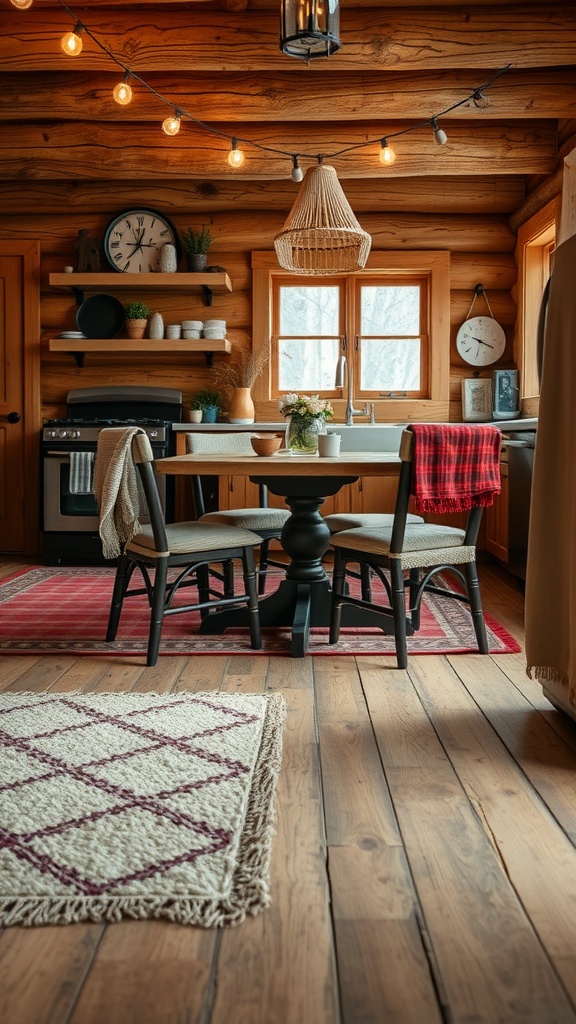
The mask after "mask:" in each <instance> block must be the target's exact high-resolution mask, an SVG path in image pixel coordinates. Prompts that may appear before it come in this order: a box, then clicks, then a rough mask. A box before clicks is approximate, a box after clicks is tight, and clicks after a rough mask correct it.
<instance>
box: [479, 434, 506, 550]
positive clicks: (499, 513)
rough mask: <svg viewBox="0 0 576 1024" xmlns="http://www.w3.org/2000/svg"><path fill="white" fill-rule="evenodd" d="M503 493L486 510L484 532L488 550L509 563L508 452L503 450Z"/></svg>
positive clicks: (501, 457)
mask: <svg viewBox="0 0 576 1024" xmlns="http://www.w3.org/2000/svg"><path fill="white" fill-rule="evenodd" d="M500 480H501V488H502V489H501V491H500V494H497V495H496V496H495V498H494V504H493V505H489V506H488V508H486V509H485V510H484V524H485V525H484V530H485V547H486V550H487V551H489V552H490V554H491V555H494V557H495V558H498V559H500V561H501V562H507V561H508V514H509V490H508V451H507V449H506V448H503V449H502V453H501V456H500Z"/></svg>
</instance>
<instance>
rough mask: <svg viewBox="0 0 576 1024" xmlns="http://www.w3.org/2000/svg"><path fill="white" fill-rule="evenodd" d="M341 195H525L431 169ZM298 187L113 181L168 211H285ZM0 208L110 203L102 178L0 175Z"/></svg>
mask: <svg viewBox="0 0 576 1024" xmlns="http://www.w3.org/2000/svg"><path fill="white" fill-rule="evenodd" d="M345 190H346V196H347V198H348V201H349V203H350V204H351V206H352V208H353V209H354V210H355V211H356V212H357V213H359V212H363V211H374V212H378V211H380V212H388V211H391V212H393V211H396V210H397V211H404V212H408V213H410V212H412V213H474V214H481V213H513V212H514V211H515V210H517V209H518V207H519V206H520V205H521V204H522V203H523V202H524V198H525V188H524V178H523V177H520V176H509V177H505V176H494V177H493V178H488V177H481V176H480V177H474V178H453V177H446V178H442V177H429V178H426V186H425V187H423V186H422V181H421V180H420V179H418V178H386V179H385V180H383V179H382V176H380V177H378V178H373V179H372V180H371V181H370V187H369V188H366V183H365V181H364V180H363V179H356V178H350V179H349V180H348V181H346V183H345ZM297 191H298V185H296V184H294V183H293V182H291V181H279V182H276V181H244V180H242V181H239V180H237V179H229V180H227V181H222V180H214V181H213V180H209V181H196V180H193V181H186V182H181V181H173V180H168V181H165V182H162V183H160V184H159V183H158V182H157V181H142V182H140V181H137V182H134V181H125V180H118V182H116V183H115V185H114V202H115V204H116V205H117V206H118V208H119V209H120V208H122V207H124V208H125V209H129V207H130V206H135V205H136V206H137V205H142V206H152V207H154V209H159V210H162V211H163V212H164V213H166V214H168V215H169V216H173V215H175V214H189V213H191V212H196V211H198V212H200V213H204V212H206V213H211V212H217V211H219V210H282V211H284V212H285V213H287V212H288V211H289V210H290V208H291V206H292V203H293V202H294V199H295V198H296V194H297ZM0 209H2V210H10V212H11V213H12V214H15V213H28V212H29V211H30V210H31V209H38V210H42V211H43V212H44V213H55V214H61V213H62V210H67V211H69V212H71V211H81V212H84V213H87V214H92V213H107V212H109V210H110V186H109V184H108V183H106V182H104V183H102V184H101V183H96V182H94V183H89V184H80V183H78V182H76V181H72V182H70V181H61V182H54V181H46V182H36V181H30V180H26V181H22V180H18V181H13V182H6V181H4V182H2V181H0Z"/></svg>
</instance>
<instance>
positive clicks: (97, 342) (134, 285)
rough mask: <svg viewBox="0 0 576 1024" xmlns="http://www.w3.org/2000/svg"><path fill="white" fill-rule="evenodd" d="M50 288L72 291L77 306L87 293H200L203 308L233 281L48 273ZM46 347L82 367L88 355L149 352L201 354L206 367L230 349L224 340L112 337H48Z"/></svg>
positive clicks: (216, 277)
mask: <svg viewBox="0 0 576 1024" xmlns="http://www.w3.org/2000/svg"><path fill="white" fill-rule="evenodd" d="M49 283H50V286H51V287H53V288H68V289H71V290H72V291H73V293H74V295H75V297H76V302H77V303H78V305H81V303H82V302H83V301H84V295H85V293H86V292H91V293H97V292H106V293H108V292H110V293H113V292H118V291H132V292H134V291H138V292H139V293H140V294H147V293H148V292H160V291H164V292H179V293H183V292H184V293H189V294H190V295H193V294H194V293H195V292H200V293H201V294H202V295H203V300H204V303H205V305H212V297H213V294H214V293H215V292H216V293H223V292H227V291H228V292H231V291H232V282H231V281H230V278H229V277H228V274H226V273H225V272H222V273H217V274H216V273H215V274H213V273H204V274H193V273H180V274H118V273H110V274H96V273H95V274H50V277H49ZM48 347H49V349H50V351H51V352H69V353H70V354H71V355H73V356H74V358H75V359H76V363H77V365H78V366H83V364H84V356H85V354H86V353H88V352H107V353H109V354H111V355H112V354H120V353H126V352H130V353H135V352H137V353H139V354H140V353H151V354H154V355H166V354H168V353H171V354H178V355H182V354H186V355H195V354H203V355H204V356H205V359H206V363H207V365H208V366H211V365H212V358H213V355H214V353H215V352H223V353H227V354H228V353H230V352H231V350H232V346H231V344H230V342H229V341H228V339H227V338H221V339H216V340H209V339H207V338H200V339H198V340H193V341H187V340H182V341H180V340H178V341H167V340H165V339H161V340H159V341H153V340H152V339H150V338H145V339H142V340H137V341H136V340H133V339H130V338H124V337H115V338H80V339H70V338H57V337H56V338H50V339H49V341H48Z"/></svg>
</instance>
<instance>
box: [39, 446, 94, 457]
mask: <svg viewBox="0 0 576 1024" xmlns="http://www.w3.org/2000/svg"><path fill="white" fill-rule="evenodd" d="M78 451H84V449H83V448H80V449H78ZM71 455H72V452H44V458H52V459H69V458H70V456H71Z"/></svg>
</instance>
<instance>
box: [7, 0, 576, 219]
mask: <svg viewBox="0 0 576 1024" xmlns="http://www.w3.org/2000/svg"><path fill="white" fill-rule="evenodd" d="M68 6H69V8H70V10H71V11H72V12H73V16H74V17H78V19H80V20H81V21H83V23H84V24H85V25H86V26H87V28H88V29H89V31H90V33H92V34H93V36H94V37H95V38H96V39H97V40H98V42H99V43H100V44H101V45H102V46H104V47H105V48H106V49H107V50H108V51H109V52H110V53H111V54H113V55H114V57H115V58H116V60H117V61H118V62H120V64H118V63H116V62H115V61H114V60H113V59H112V58H111V57H110V56H108V55H107V54H106V53H105V52H104V51H103V50H102V49H101V48H100V47H99V46H98V45H96V44H95V43H94V41H93V40H91V39H90V38H86V36H84V49H83V52H82V54H81V55H80V56H79V57H77V58H70V57H66V56H64V55H63V54H62V52H61V50H60V46H59V40H60V37H61V36H62V34H63V33H64V32H65V31H68V30H70V29H71V28H72V27H73V25H74V20H73V17H72V16H71V15H70V14H69V13H67V11H66V9H65V8H64V6H63V5H62V4H60V3H58V2H57V0H34V3H33V5H32V7H30V8H29V9H28V10H24V11H21V10H17V9H16V8H15V7H13V6H12V5H11V4H10V3H9V2H8V0H5V2H4V3H3V4H2V8H1V11H0V40H1V43H0V182H4V188H3V192H4V194H5V195H6V194H7V193H6V185H7V184H8V183H10V182H13V183H14V185H15V187H18V186H20V187H21V185H22V182H29V183H32V182H37V183H40V182H42V183H43V184H44V185H45V186H46V191H45V195H46V201H47V202H48V203H50V189H49V185H50V183H56V182H59V183H62V182H67V183H69V184H70V185H73V186H74V188H75V189H76V191H77V192H78V190H81V189H82V186H83V185H85V186H87V185H88V184H89V183H90V185H91V186H92V187H93V186H95V185H96V184H97V183H100V184H101V186H102V188H103V189H105V190H107V191H108V192H109V190H110V189H111V188H113V187H114V182H120V181H122V183H123V185H124V186H125V184H126V182H127V181H128V182H131V183H132V184H133V185H134V186H135V187H136V186H145V185H146V183H150V185H152V184H154V187H158V186H159V185H164V186H165V188H166V189H170V188H171V187H174V188H177V189H180V188H181V186H182V183H183V182H186V183H189V184H190V186H192V184H193V185H194V189H195V190H196V193H197V194H198V195H199V196H204V198H205V199H210V201H211V208H213V209H215V208H218V207H220V208H222V209H224V208H226V207H228V208H234V206H235V205H242V206H243V208H245V209H246V208H247V209H249V208H254V209H259V208H262V207H265V208H268V209H284V208H289V206H290V205H291V202H292V200H293V196H294V190H295V186H294V185H293V183H292V182H291V181H290V171H291V166H292V165H291V160H290V156H289V154H291V153H298V154H300V162H301V165H302V167H303V169H306V167H308V166H310V165H311V164H313V163H315V162H316V158H317V156H318V155H320V154H322V155H323V156H324V159H325V160H326V162H329V163H333V164H334V166H335V167H336V169H337V171H338V175H339V177H340V179H341V181H342V182H343V183H344V184H345V190H346V193H347V195H348V197H349V199H350V201H351V203H352V205H353V207H354V209H355V210H357V211H361V210H362V209H371V210H379V209H382V210H386V209H388V210H390V209H398V210H402V209H406V210H407V209H410V210H416V211H418V210H419V209H422V210H430V209H432V208H433V209H435V210H437V211H443V210H445V211H451V212H456V213H457V212H465V211H468V212H482V211H483V210H487V211H488V210H489V211H490V212H493V213H494V212H500V213H506V212H511V211H513V210H516V209H517V208H518V207H519V206H520V205H521V204H522V202H523V199H524V197H525V195H526V192H527V191H529V190H530V189H531V188H532V187H534V186H535V185H536V184H537V183H538V182H540V181H541V180H542V179H543V178H546V177H548V176H550V175H553V174H554V172H555V171H556V169H557V167H558V160H559V155H561V153H562V144H563V141H564V140H565V139H568V138H569V137H570V136H571V135H572V134H573V132H574V124H573V123H572V120H573V119H576V4H573V3H563V2H553V0H551V2H544V3H530V2H526V0H508V2H507V3H500V2H499V0H483V3H482V4H481V5H476V4H474V5H471V4H470V5H468V4H463V3H459V2H457V0H444V2H443V3H442V4H436V3H430V2H428V3H426V2H423V0H420V2H419V3H418V2H417V0H386V2H377V0H372V2H370V0H342V3H341V38H342V43H343V45H342V48H341V49H340V50H339V51H338V52H337V53H336V54H335V55H334V56H332V57H331V58H323V59H320V60H317V61H313V62H312V63H311V64H310V65H309V66H308V65H306V64H305V63H303V62H302V61H298V60H295V59H294V58H292V57H288V56H285V55H284V54H282V53H281V51H280V49H279V46H278V32H279V0H208V2H203V0H196V2H183V0H179V2H178V0H176V2H175V0H140V2H139V3H132V2H130V0H107V2H101V0H82V2H81V3H80V2H78V3H75V2H74V0H71V2H70V3H69V5H68ZM508 64H510V65H511V68H510V70H509V71H507V72H506V73H505V74H503V75H502V76H501V77H500V78H499V79H498V81H497V82H495V83H494V85H493V86H492V87H491V88H490V89H488V90H486V92H485V99H484V102H481V103H480V105H478V104H477V103H475V102H474V101H473V100H472V99H471V100H469V101H468V102H467V103H466V104H465V105H463V106H460V107H459V108H458V109H457V110H454V111H452V112H451V113H450V114H447V115H446V116H445V117H442V118H441V125H442V127H443V128H444V130H445V131H446V133H447V135H448V143H447V145H445V146H438V145H436V144H435V143H434V139H433V134H432V131H431V129H430V127H429V126H423V127H420V128H417V129H416V130H414V131H411V132H409V133H407V134H402V135H400V136H399V137H398V138H397V139H394V140H393V145H394V149H395V150H396V153H397V160H396V162H395V164H394V165H393V166H391V167H389V168H384V167H383V166H382V164H381V163H380V161H379V159H378V154H379V151H380V145H379V143H378V142H374V143H373V144H372V145H370V146H368V147H366V148H357V149H352V150H350V151H349V152H347V153H345V154H343V155H341V156H338V157H334V158H333V159H331V154H335V153H336V152H338V151H339V150H342V149H346V148H347V147H354V146H356V145H357V144H358V143H364V142H366V141H369V140H375V139H380V138H382V137H385V136H388V135H393V134H394V133H396V132H403V131H404V130H405V129H407V128H410V127H412V126H414V125H418V124H419V123H420V122H422V121H426V120H427V119H429V118H430V117H432V116H434V115H436V114H438V113H440V112H441V111H443V110H444V109H445V108H447V107H450V106H451V105H452V104H454V103H458V102H459V101H460V100H462V99H464V98H465V97H467V96H469V95H470V94H471V93H472V92H474V90H475V89H477V88H478V87H479V86H481V85H482V84H483V83H485V82H487V81H488V80H489V79H491V78H492V77H493V75H494V74H495V72H496V71H497V70H498V69H499V68H502V67H504V66H505V65H508ZM120 65H124V66H126V67H128V68H130V69H131V70H132V71H134V72H135V73H136V74H137V75H139V76H141V78H142V79H143V80H144V81H145V82H146V84H147V85H148V86H149V87H151V88H152V89H154V90H156V92H157V93H158V94H160V97H163V98H164V99H166V100H168V101H169V102H170V104H174V106H176V107H181V108H182V109H183V110H185V111H186V112H188V113H189V114H191V115H192V117H193V118H195V119H196V120H197V121H201V122H204V123H205V124H207V125H209V126H210V127H211V128H212V129H214V130H215V131H216V132H222V133H223V134H222V136H220V135H218V134H213V133H212V132H209V131H207V130H205V129H203V128H202V127H200V126H199V125H197V124H194V123H193V122H192V121H191V120H189V119H187V118H186V117H184V119H183V122H182V128H181V131H180V133H179V134H178V135H177V136H176V137H174V138H168V137H167V136H166V135H165V134H164V133H163V132H162V130H161V127H160V125H161V122H162V120H163V119H164V117H166V116H167V113H170V111H171V108H170V106H168V105H167V104H166V103H164V102H163V101H162V99H160V98H158V97H157V96H155V95H153V94H152V93H151V92H149V91H148V90H147V89H146V88H144V87H143V86H141V85H139V84H138V82H133V83H132V84H133V86H134V98H133V101H132V103H131V104H130V106H128V107H120V106H118V105H117V104H116V103H115V102H114V101H113V100H112V96H111V93H112V89H113V87H114V85H115V84H116V83H117V82H118V81H119V80H120V78H121V77H122V70H121V67H120ZM231 136H235V137H237V138H238V139H242V140H247V141H246V142H242V143H241V146H242V149H243V150H244V151H245V154H246V162H245V164H244V166H243V167H242V168H241V169H240V170H233V169H232V168H230V167H229V165H228V163H227V160H226V157H227V154H228V152H229V149H230V141H229V139H230V137H231ZM391 141H392V140H391ZM250 142H254V143H258V144H259V145H260V146H264V147H269V150H261V149H259V148H255V147H253V146H251V145H250V144H249V143H250ZM278 149H279V150H281V151H282V152H281V153H276V152H274V150H278ZM286 154H288V155H286ZM54 195H55V196H56V191H55V192H54Z"/></svg>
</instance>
